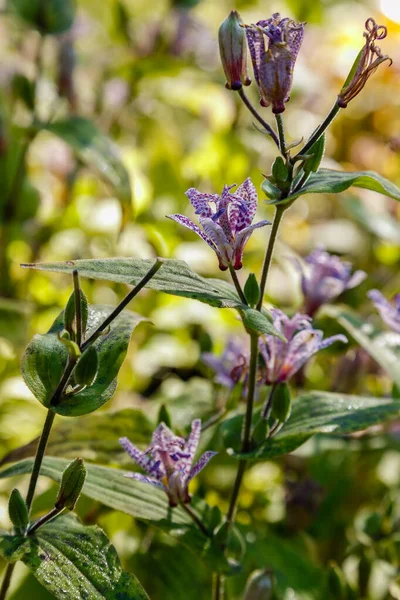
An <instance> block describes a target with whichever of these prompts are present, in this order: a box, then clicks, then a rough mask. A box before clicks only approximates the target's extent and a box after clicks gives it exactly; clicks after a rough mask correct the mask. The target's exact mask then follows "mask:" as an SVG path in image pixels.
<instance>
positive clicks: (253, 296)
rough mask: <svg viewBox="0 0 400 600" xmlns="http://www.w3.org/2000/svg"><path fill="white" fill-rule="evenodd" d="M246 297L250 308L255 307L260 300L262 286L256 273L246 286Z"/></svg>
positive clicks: (248, 279)
mask: <svg viewBox="0 0 400 600" xmlns="http://www.w3.org/2000/svg"><path fill="white" fill-rule="evenodd" d="M244 295H245V296H246V300H247V302H248V303H249V305H250V306H255V305H256V304H257V302H258V300H259V298H260V286H259V285H258V281H257V279H256V276H255V275H254V273H250V275H249V276H248V278H247V281H246V283H245V284H244Z"/></svg>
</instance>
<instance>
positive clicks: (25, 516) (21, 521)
mask: <svg viewBox="0 0 400 600" xmlns="http://www.w3.org/2000/svg"><path fill="white" fill-rule="evenodd" d="M8 514H9V516H10V521H11V523H12V524H13V525H14V527H17V528H18V529H22V530H25V529H26V528H27V526H28V524H29V512H28V507H27V506H26V503H25V500H24V499H23V498H22V496H21V494H20V492H19V490H17V489H14V490H13V491H12V492H11V495H10V499H9V501H8Z"/></svg>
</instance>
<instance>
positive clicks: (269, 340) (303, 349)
mask: <svg viewBox="0 0 400 600" xmlns="http://www.w3.org/2000/svg"><path fill="white" fill-rule="evenodd" d="M271 315H272V317H273V324H274V326H275V328H276V329H278V331H280V332H281V333H282V334H283V336H284V337H285V338H286V340H287V341H286V342H284V341H282V340H280V339H279V338H277V337H275V336H272V335H265V336H262V337H261V338H260V340H259V349H260V353H261V355H262V357H263V359H264V362H265V367H264V374H263V381H264V383H266V384H269V385H271V384H274V383H280V382H282V381H288V380H289V379H290V378H291V377H293V375H294V374H295V373H296V372H297V371H298V370H299V369H301V367H302V366H303V365H304V364H305V363H306V362H307V361H308V360H309V359H310V358H311V357H312V356H313V355H314V354H316V353H317V352H319V350H323V349H324V348H327V347H328V346H330V345H331V344H333V343H334V342H344V343H346V342H347V338H346V337H345V336H344V335H341V334H339V335H333V336H331V337H328V338H326V339H323V335H324V334H323V332H322V331H320V330H318V329H313V327H312V323H311V318H310V317H309V316H308V315H302V314H299V313H297V314H295V315H294V316H293V317H292V318H290V317H288V316H287V315H286V314H285V313H284V312H282V311H281V310H279V309H278V308H274V309H272V310H271Z"/></svg>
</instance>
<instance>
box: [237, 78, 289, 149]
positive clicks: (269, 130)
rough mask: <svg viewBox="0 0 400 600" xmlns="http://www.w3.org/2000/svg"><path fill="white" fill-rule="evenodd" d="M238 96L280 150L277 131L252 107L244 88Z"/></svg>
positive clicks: (239, 91)
mask: <svg viewBox="0 0 400 600" xmlns="http://www.w3.org/2000/svg"><path fill="white" fill-rule="evenodd" d="M238 94H239V96H240V98H241V99H242V100H243V102H244V104H245V105H246V106H247V108H248V109H249V111H250V112H251V114H252V115H253V117H255V118H256V119H257V121H258V122H259V123H261V125H262V126H263V127H264V129H265V131H266V132H267V133H268V135H270V136H271V138H272V139H273V140H274V142H275V144H276V145H277V146H278V148H279V140H278V137H277V135H276V133H275V131H274V130H273V129H272V127H271V125H269V124H268V123H267V122H266V121H264V119H263V118H262V117H261V116H260V115H259V114H258V112H257V111H256V109H255V108H254V106H253V105H252V103H251V102H250V100H249V99H248V97H247V96H246V94H245V93H244V90H243V88H240V90H238Z"/></svg>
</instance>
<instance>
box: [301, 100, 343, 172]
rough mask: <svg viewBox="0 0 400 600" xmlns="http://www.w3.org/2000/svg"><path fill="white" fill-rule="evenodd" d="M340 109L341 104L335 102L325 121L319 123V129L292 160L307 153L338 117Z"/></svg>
mask: <svg viewBox="0 0 400 600" xmlns="http://www.w3.org/2000/svg"><path fill="white" fill-rule="evenodd" d="M339 110H340V106H338V104H337V103H336V102H335V104H334V105H333V106H332V108H331V110H330V112H329V114H328V116H327V117H326V118H325V119H324V121H323V122H322V123H321V125H319V127H317V129H316V130H315V131H314V133H313V134H312V135H311V137H310V139H309V140H308V141H307V143H306V145H305V146H304V147H303V148H302V149H301V150H300V151H299V152H298V154H296V156H294V157H293V160H292V162H294V161H295V160H296V157H297V156H298V155H299V154H300V155H303V154H307V152H308V151H309V150H310V149H311V148H312V146H313V145H314V144H315V142H317V141H318V140H319V138H320V137H321V135H322V134H323V133H324V131H325V130H326V129H327V128H328V127H329V125H330V124H331V123H332V121H333V119H334V118H335V117H336V115H337V114H338V112H339Z"/></svg>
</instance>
